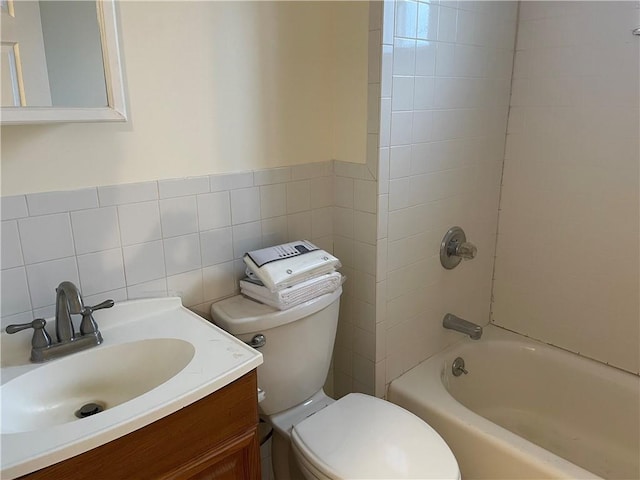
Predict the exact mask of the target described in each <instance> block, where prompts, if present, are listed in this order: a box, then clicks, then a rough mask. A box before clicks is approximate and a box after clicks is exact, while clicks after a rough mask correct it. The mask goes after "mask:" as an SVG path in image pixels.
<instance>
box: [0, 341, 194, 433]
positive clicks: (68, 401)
mask: <svg viewBox="0 0 640 480" xmlns="http://www.w3.org/2000/svg"><path fill="white" fill-rule="evenodd" d="M194 353H195V349H194V347H193V345H192V344H191V343H189V342H185V341H184V340H179V339H176V338H154V339H148V340H139V341H137V342H129V343H123V344H120V345H113V346H109V347H106V348H101V349H95V350H87V351H84V352H82V353H80V354H78V355H74V356H69V357H65V358H62V359H60V360H59V361H57V362H53V363H50V364H46V365H43V366H42V367H41V368H37V369H35V370H32V371H30V372H28V373H26V374H24V375H21V376H19V377H18V378H16V379H14V380H12V381H10V382H8V383H7V384H5V385H3V386H2V387H0V397H1V398H2V423H1V431H2V433H3V434H4V433H17V432H28V431H32V430H38V429H42V428H46V427H50V426H53V425H59V424H62V423H67V422H75V421H82V420H84V418H87V417H88V416H90V414H91V412H93V411H92V410H87V411H86V413H84V415H85V416H83V414H82V413H79V412H80V411H81V408H82V407H83V406H85V405H88V404H95V405H96V407H95V409H94V410H101V411H104V410H106V409H109V408H113V407H115V406H117V405H120V404H122V403H125V402H127V401H129V400H131V399H133V398H136V397H138V396H140V395H142V394H144V393H146V392H148V391H150V390H152V389H154V388H155V387H157V386H158V385H161V384H162V383H164V382H166V381H167V380H169V379H170V378H172V377H173V376H175V375H176V374H178V373H179V372H180V371H181V370H182V369H184V367H186V366H187V364H188V363H189V362H190V361H191V359H192V358H193V355H194ZM96 413H99V412H96ZM76 414H77V415H76Z"/></svg>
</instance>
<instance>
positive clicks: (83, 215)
mask: <svg viewBox="0 0 640 480" xmlns="http://www.w3.org/2000/svg"><path fill="white" fill-rule="evenodd" d="M1 205H2V243H1V246H2V263H1V265H2V307H1V309H2V310H1V311H2V324H3V326H4V325H6V324H8V323H17V322H24V321H30V320H32V319H33V318H34V317H49V316H52V315H53V314H54V303H55V288H56V286H57V285H58V283H60V282H61V281H63V280H70V281H72V282H74V283H76V284H77V285H78V286H79V287H80V289H81V291H82V293H83V295H84V299H85V303H87V304H92V303H98V302H100V301H101V300H104V299H106V298H113V299H114V300H116V301H118V300H124V299H132V298H140V297H148V296H166V295H178V296H180V297H182V301H183V303H184V305H185V306H187V307H189V308H192V309H193V310H195V311H196V312H198V313H200V314H202V315H204V316H207V317H208V316H209V306H210V305H211V303H212V302H213V301H215V300H217V299H220V298H223V297H226V296H229V295H232V294H234V293H237V291H238V283H237V280H238V279H239V277H241V276H242V275H243V272H244V263H243V262H242V260H241V259H242V256H243V254H244V252H246V251H247V250H251V249H255V248H260V247H262V246H266V245H273V244H277V243H282V242H285V241H291V240H296V239H300V238H307V239H310V240H311V241H313V242H315V243H316V244H318V245H319V246H321V247H322V248H325V249H328V250H330V251H332V250H333V238H332V236H333V167H332V162H323V163H314V164H306V165H299V166H292V167H283V168H274V169H268V170H257V171H250V172H243V173H235V174H229V175H212V176H202V177H195V178H185V179H175V180H160V181H157V182H145V183H138V184H125V185H115V186H107V187H97V188H87V189H82V190H74V191H68V192H51V193H38V194H29V195H18V196H13V197H4V198H2V201H1Z"/></svg>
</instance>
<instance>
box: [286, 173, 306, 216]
mask: <svg viewBox="0 0 640 480" xmlns="http://www.w3.org/2000/svg"><path fill="white" fill-rule="evenodd" d="M286 185H287V213H297V212H303V211H306V210H309V208H310V207H311V192H310V190H311V185H310V181H309V180H302V181H299V182H289V183H287V184H286Z"/></svg>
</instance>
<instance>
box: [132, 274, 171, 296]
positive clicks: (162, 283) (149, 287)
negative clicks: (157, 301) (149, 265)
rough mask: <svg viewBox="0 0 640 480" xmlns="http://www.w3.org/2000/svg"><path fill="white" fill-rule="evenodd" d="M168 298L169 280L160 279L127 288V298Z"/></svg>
mask: <svg viewBox="0 0 640 480" xmlns="http://www.w3.org/2000/svg"><path fill="white" fill-rule="evenodd" d="M166 296H167V279H166V278H160V279H158V280H152V281H150V282H143V283H139V284H137V285H132V286H130V287H127V298H128V299H129V300H135V299H137V298H162V297H166Z"/></svg>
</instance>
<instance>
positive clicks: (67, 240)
mask: <svg viewBox="0 0 640 480" xmlns="http://www.w3.org/2000/svg"><path fill="white" fill-rule="evenodd" d="M18 228H19V230H20V239H21V240H22V254H23V255H24V261H25V263H26V264H27V265H28V264H31V263H36V262H44V261H47V260H54V259H56V258H62V257H69V256H71V255H74V254H75V250H74V246H73V238H72V234H71V221H70V220H69V214H68V213H59V214H55V215H44V216H41V217H31V218H22V219H20V220H18Z"/></svg>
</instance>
